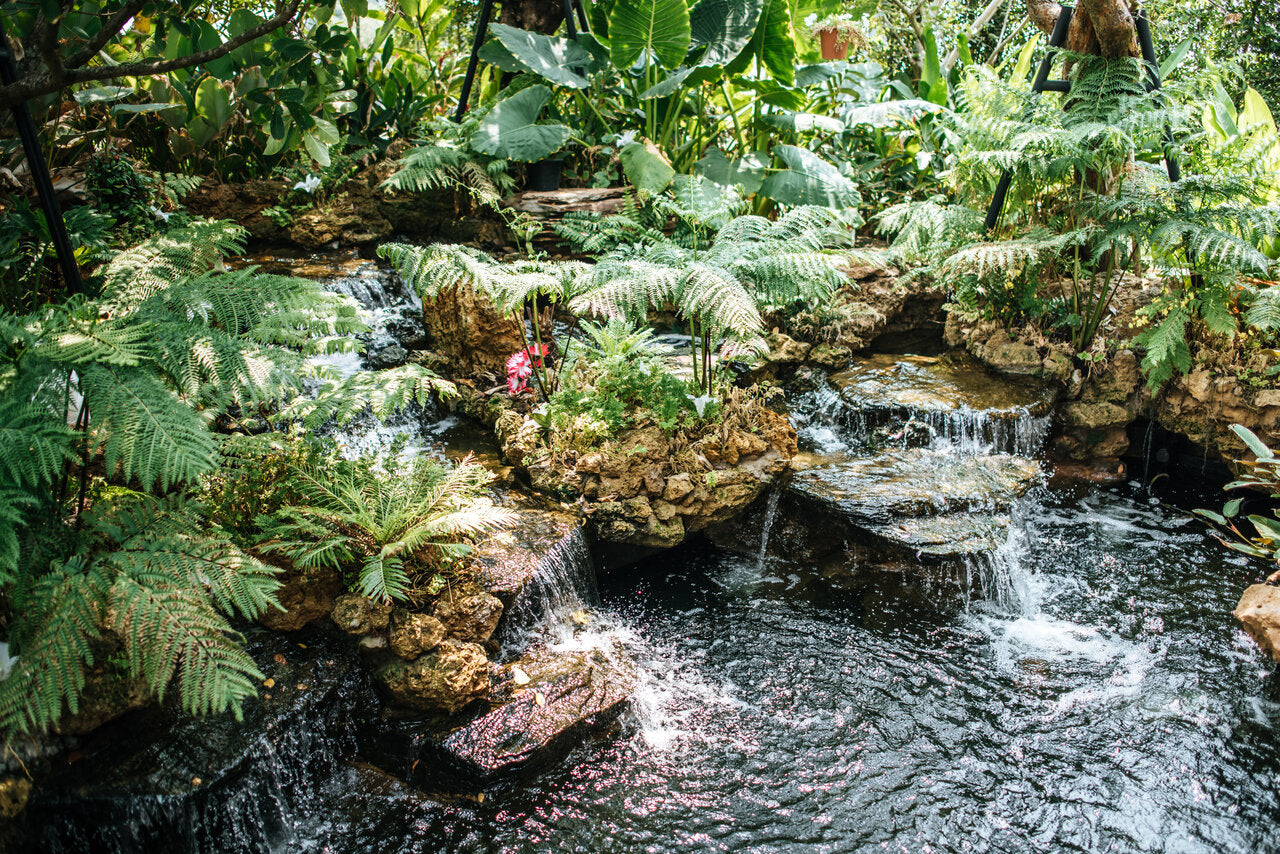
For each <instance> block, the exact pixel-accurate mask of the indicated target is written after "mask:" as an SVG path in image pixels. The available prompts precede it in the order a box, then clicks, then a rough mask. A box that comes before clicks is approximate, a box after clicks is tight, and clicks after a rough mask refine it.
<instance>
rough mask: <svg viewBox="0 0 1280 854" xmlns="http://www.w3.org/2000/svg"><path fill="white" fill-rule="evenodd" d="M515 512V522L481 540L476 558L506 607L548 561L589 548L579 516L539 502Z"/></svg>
mask: <svg viewBox="0 0 1280 854" xmlns="http://www.w3.org/2000/svg"><path fill="white" fill-rule="evenodd" d="M515 514H516V522H515V524H514V525H512V526H511V527H510V528H507V529H505V530H502V531H496V532H494V533H492V534H489V535H488V536H486V537H485V538H484V539H483V540H481V541H480V542H479V543H478V544H477V545H476V551H475V556H474V558H473V563H474V565H475V566H476V567H477V568H478V569H479V570H480V574H481V579H482V581H483V583H484V588H485V589H486V590H487V591H488V592H489V593H491V594H493V595H494V596H497V597H498V599H499V600H501V602H502V604H503V607H504V610H505V609H507V608H510V607H511V606H512V605H514V604H515V601H516V599H517V598H519V596H520V594H521V593H523V592H524V591H525V590H526V589H528V588H529V586H530V585H531V584H532V583H533V581H534V579H535V578H536V577H537V575H538V573H539V571H540V570H541V569H542V566H543V564H544V562H546V561H548V560H555V559H557V557H558V556H559V555H560V554H562V553H564V552H566V551H568V550H571V549H573V548H575V547H578V548H585V545H583V543H582V537H583V533H582V519H581V517H579V516H576V515H574V514H572V513H566V512H564V511H563V510H556V509H551V508H549V507H544V506H541V505H537V504H530V505H529V506H525V507H519V508H517V509H516V510H515Z"/></svg>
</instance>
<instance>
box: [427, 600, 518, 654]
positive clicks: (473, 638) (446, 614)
mask: <svg viewBox="0 0 1280 854" xmlns="http://www.w3.org/2000/svg"><path fill="white" fill-rule="evenodd" d="M435 617H436V619H437V620H439V621H440V623H441V624H442V625H443V626H444V632H445V634H446V635H447V636H448V637H451V638H454V639H455V640H460V641H465V642H468V643H484V642H485V641H487V640H489V638H491V637H493V632H494V629H496V628H497V627H498V621H499V620H500V619H502V600H500V599H499V598H498V597H497V596H494V595H492V594H489V593H476V594H473V595H470V596H458V597H451V596H450V595H449V594H447V593H446V594H445V595H443V596H441V597H440V599H439V601H437V602H436V609H435Z"/></svg>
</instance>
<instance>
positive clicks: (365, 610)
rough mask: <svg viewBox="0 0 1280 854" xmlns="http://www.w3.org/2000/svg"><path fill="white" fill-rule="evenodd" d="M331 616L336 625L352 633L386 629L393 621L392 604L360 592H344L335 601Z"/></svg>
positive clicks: (369, 633) (361, 633) (365, 633)
mask: <svg viewBox="0 0 1280 854" xmlns="http://www.w3.org/2000/svg"><path fill="white" fill-rule="evenodd" d="M329 616H330V617H331V618H332V619H333V623H334V625H336V626H337V627H338V628H340V629H342V630H343V631H344V632H346V633H347V634H351V635H371V634H374V633H376V632H381V631H384V630H385V629H386V628H387V625H388V624H389V623H390V621H391V605H390V604H389V603H386V602H376V601H374V600H373V599H370V598H369V597H368V596H361V595H360V594H359V593H344V594H342V595H341V596H339V597H338V598H337V599H336V600H335V601H334V603H333V610H332V611H331V612H330V614H329Z"/></svg>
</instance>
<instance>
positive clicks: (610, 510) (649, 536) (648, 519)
mask: <svg viewBox="0 0 1280 854" xmlns="http://www.w3.org/2000/svg"><path fill="white" fill-rule="evenodd" d="M752 407H753V408H752V417H753V419H754V421H755V424H756V428H757V429H756V432H751V431H748V430H745V429H741V428H738V427H735V426H732V425H727V424H726V425H724V426H723V428H722V429H720V430H719V431H718V432H713V433H712V434H711V435H709V436H707V437H704V438H703V439H701V440H699V441H698V442H696V443H695V444H694V446H693V447H692V448H691V450H692V451H693V452H694V453H691V454H685V455H679V454H677V453H676V451H675V449H674V448H673V447H672V444H671V438H670V437H669V436H668V435H667V434H665V433H664V432H663V431H662V430H660V429H659V428H657V427H644V428H639V429H635V430H630V431H626V432H624V433H621V434H620V435H619V436H618V437H617V439H616V440H615V441H612V442H610V443H609V444H608V445H607V446H606V447H603V448H602V449H601V450H599V451H595V452H591V453H577V452H570V454H568V455H566V456H562V457H552V456H551V454H550V453H549V452H547V451H546V449H540V448H538V447H537V445H536V444H535V443H534V442H532V441H530V438H531V435H532V436H536V434H533V433H532V431H531V430H530V429H529V428H528V427H527V425H531V424H532V420H531V419H530V420H526V419H520V418H519V416H516V415H515V414H514V413H511V414H510V415H508V416H503V420H500V421H499V424H498V432H499V437H500V438H501V439H502V440H503V449H504V452H505V453H506V455H507V457H508V459H510V460H511V461H512V462H513V463H514V464H516V465H517V466H519V467H521V468H523V469H524V470H525V471H526V472H527V473H528V475H529V478H530V480H531V481H532V482H533V485H534V487H535V488H537V489H540V490H543V491H545V492H549V493H551V494H554V495H557V496H559V497H562V498H580V500H582V502H583V503H584V510H585V512H586V514H587V516H588V517H589V518H590V519H591V521H592V523H593V527H594V530H595V533H596V535H597V536H598V537H599V538H600V539H602V540H604V541H606V542H610V543H626V544H630V545H634V546H640V547H650V548H669V547H671V546H675V545H677V544H679V543H680V542H682V541H683V540H684V538H685V537H686V536H687V535H688V534H689V533H691V532H694V531H700V530H702V529H704V528H706V527H707V526H709V525H714V524H716V523H719V522H723V521H725V520H726V519H729V518H730V517H732V516H733V515H734V514H736V513H737V512H739V511H740V510H742V509H743V508H745V507H746V506H747V505H749V504H750V503H751V502H752V501H754V500H755V498H756V497H757V496H758V495H759V494H760V492H761V491H762V490H763V489H764V487H765V486H766V485H767V484H768V483H770V482H771V481H772V480H773V478H774V477H775V476H776V475H777V474H779V473H780V472H782V471H785V470H786V468H787V466H788V465H789V461H790V460H791V458H792V457H794V456H795V454H796V452H797V446H796V434H795V430H794V428H792V426H791V424H790V422H789V421H788V420H787V419H786V417H785V416H783V415H780V414H778V413H776V412H772V411H771V410H768V409H765V408H764V407H763V406H761V405H758V404H752ZM713 429H714V428H713ZM681 459H686V460H691V461H692V462H693V466H692V468H693V470H687V469H686V470H677V468H676V466H677V464H678V463H679V461H680V460H681ZM683 464H684V465H688V464H689V463H688V462H685V463H683Z"/></svg>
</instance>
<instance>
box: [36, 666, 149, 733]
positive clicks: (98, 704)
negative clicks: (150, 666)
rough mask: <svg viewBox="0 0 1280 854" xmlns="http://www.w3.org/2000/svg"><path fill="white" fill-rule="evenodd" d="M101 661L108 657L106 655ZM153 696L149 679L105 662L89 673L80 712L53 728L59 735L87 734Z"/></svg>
mask: <svg viewBox="0 0 1280 854" xmlns="http://www.w3.org/2000/svg"><path fill="white" fill-rule="evenodd" d="M100 660H105V656H104V657H103V658H102V659H100ZM151 699H152V695H151V689H149V688H148V687H147V683H146V682H144V681H143V680H141V679H133V678H130V677H129V676H128V674H126V673H121V672H119V671H117V670H116V669H115V668H114V667H112V666H110V665H107V664H101V665H99V666H97V667H95V668H93V669H92V670H90V671H89V672H88V673H86V674H85V683H84V690H83V691H82V692H81V693H80V709H79V711H77V712H76V713H75V714H73V715H64V716H63V717H62V719H61V720H59V721H58V723H57V724H55V725H54V728H53V730H54V732H56V733H58V734H59V735H84V734H86V733H90V732H93V731H94V730H95V729H97V728H98V727H100V726H102V725H103V724H105V723H107V722H109V721H113V720H115V719H116V718H118V717H120V716H121V715H123V714H124V713H125V712H130V711H133V710H134V709H139V708H142V707H143V706H145V705H147V704H148V703H150V702H151Z"/></svg>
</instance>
